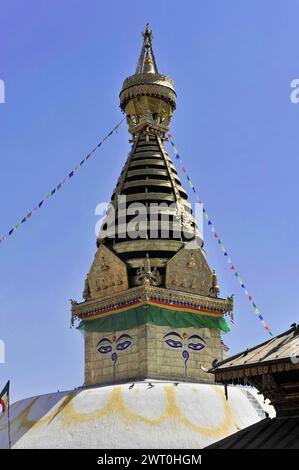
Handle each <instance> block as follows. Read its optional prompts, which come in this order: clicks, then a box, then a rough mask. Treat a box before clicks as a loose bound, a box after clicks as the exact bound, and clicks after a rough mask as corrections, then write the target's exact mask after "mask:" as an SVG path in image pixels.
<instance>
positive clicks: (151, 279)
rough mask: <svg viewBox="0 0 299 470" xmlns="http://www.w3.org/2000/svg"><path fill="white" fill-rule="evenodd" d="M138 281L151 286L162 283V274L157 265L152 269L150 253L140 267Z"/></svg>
mask: <svg viewBox="0 0 299 470" xmlns="http://www.w3.org/2000/svg"><path fill="white" fill-rule="evenodd" d="M136 283H137V284H144V285H150V286H159V285H160V284H161V275H160V273H159V271H158V268H157V267H156V266H155V267H154V269H151V262H150V258H149V255H148V253H147V254H146V259H145V260H144V264H143V265H141V266H140V267H139V269H138V270H137V273H136Z"/></svg>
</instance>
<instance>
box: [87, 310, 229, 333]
mask: <svg viewBox="0 0 299 470" xmlns="http://www.w3.org/2000/svg"><path fill="white" fill-rule="evenodd" d="M145 323H153V324H154V325H158V326H170V327H171V328H188V327H194V328H218V329H219V330H221V331H223V332H224V333H227V332H228V331H230V328H229V326H228V324H227V322H226V320H225V319H224V318H223V317H212V316H209V315H201V314H198V313H194V312H192V311H191V312H188V311H182V312H180V311H176V310H169V309H167V308H163V307H156V306H153V305H140V306H138V307H135V308H131V309H129V310H127V311H125V312H120V313H115V314H112V315H108V316H107V317H103V318H95V319H94V320H82V321H81V322H80V324H79V326H78V329H79V330H81V331H103V332H114V331H121V330H130V329H131V328H136V327H137V326H140V325H144V324H145Z"/></svg>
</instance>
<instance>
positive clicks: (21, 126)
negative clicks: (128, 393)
mask: <svg viewBox="0 0 299 470" xmlns="http://www.w3.org/2000/svg"><path fill="white" fill-rule="evenodd" d="M0 12H1V13H0V79H2V80H4V81H5V85H6V103H5V104H0V161H1V170H0V188H1V193H0V194H1V197H0V214H1V219H0V232H1V234H0V236H2V235H3V234H5V233H6V232H7V231H8V230H9V229H10V228H11V227H12V226H13V225H15V224H16V223H17V222H18V221H19V220H20V219H21V218H22V216H23V215H24V214H26V212H27V211H28V210H29V209H31V208H32V207H33V206H34V205H35V204H36V203H38V202H39V200H40V199H41V197H43V196H44V195H45V194H46V193H47V192H48V191H49V190H50V189H52V187H53V185H55V184H56V183H58V182H59V181H60V179H61V178H62V177H64V175H65V174H66V173H67V172H68V171H69V169H71V168H72V167H73V166H74V165H75V164H76V163H77V162H78V161H80V159H81V157H82V156H84V155H85V154H86V152H87V151H88V150H89V149H90V148H92V147H93V146H94V145H95V144H96V143H97V142H98V140H99V139H100V138H101V137H102V136H104V135H105V134H106V132H107V131H109V130H110V129H111V128H112V127H113V126H114V125H115V124H116V123H117V122H118V121H119V120H120V118H121V113H120V110H119V107H118V104H119V103H118V94H119V91H120V88H121V85H122V81H123V79H124V78H125V77H127V76H128V75H130V74H132V73H133V72H134V70H135V66H136V62H137V58H138V55H139V52H140V47H141V36H140V32H141V31H142V30H143V29H144V26H145V23H146V22H147V21H149V22H150V23H151V26H152V29H153V33H154V50H155V53H156V58H157V62H158V67H159V70H160V72H162V73H165V74H168V75H170V76H171V77H172V78H173V79H174V80H175V83H176V89H177V94H178V103H177V111H176V113H175V115H174V118H173V121H172V133H173V135H174V140H175V142H176V146H177V147H178V149H179V151H180V154H181V156H182V157H183V159H184V162H185V166H187V168H188V171H189V174H190V176H191V178H192V180H193V183H194V185H195V186H196V187H197V188H198V189H199V192H200V194H201V197H202V198H203V200H204V201H205V204H206V207H207V209H208V211H209V214H210V216H211V218H212V220H213V222H214V224H215V226H216V227H217V230H218V231H219V234H220V235H221V239H222V240H223V242H224V244H225V245H226V246H227V249H228V250H229V251H230V253H231V255H232V258H233V260H234V263H235V264H236V266H237V267H238V270H239V272H240V274H241V276H242V278H243V279H244V281H245V283H246V285H247V286H248V290H250V292H251V293H252V295H253V296H254V298H255V300H256V303H257V304H258V306H259V308H260V310H261V312H262V314H263V315H264V317H265V319H266V321H267V322H268V323H269V324H270V326H271V329H272V331H273V332H274V333H275V334H278V333H279V332H281V331H283V330H284V329H287V328H288V327H289V325H290V324H291V323H293V322H295V321H297V319H298V307H297V294H298V291H297V289H298V262H299V245H298V242H297V236H298V231H299V216H298V211H297V201H298V199H299V188H298V183H297V182H298V172H299V163H298V161H299V158H298V157H299V133H298V120H299V104H298V105H294V104H292V103H291V101H290V91H291V89H290V82H291V80H293V79H294V78H299V64H298V43H299V30H298V24H297V18H298V15H299V3H298V2H297V1H292V0H290V1H289V2H287V3H286V2H282V1H273V0H271V1H270V0H264V1H263V2H260V1H258V0H251V1H249V0H248V1H244V2H240V1H237V0H226V1H225V2H223V1H221V0H217V1H216V0H212V1H211V0H209V1H198V0H196V1H195V0H194V1H188V2H173V1H171V2H170V1H162V2H161V1H156V0H152V1H151V2H150V4H149V5H148V6H147V7H145V4H144V6H142V7H141V3H140V2H139V1H135V0H134V1H129V2H120V1H115V2H104V1H99V0H87V1H83V0H80V1H79V0H52V1H51V2H46V1H39V0H27V1H26V2H23V1H21V0H19V1H17V0H0ZM128 150H129V143H128V133H127V130H126V125H123V126H122V128H121V130H120V132H119V134H118V135H116V136H113V137H112V138H111V139H110V140H109V141H107V142H106V144H105V146H103V148H102V149H101V150H100V151H99V152H98V154H97V157H96V158H95V159H94V160H92V161H90V163H89V164H88V165H86V166H85V167H84V168H82V170H81V171H80V173H79V174H78V175H77V176H76V177H74V178H73V179H72V181H71V182H70V183H69V184H68V185H66V186H65V188H64V189H63V191H61V192H60V193H59V194H57V196H55V197H53V198H52V199H51V200H50V201H49V202H48V203H47V204H46V205H45V206H44V208H43V209H42V210H40V211H39V213H38V214H36V215H35V216H34V218H32V220H31V221H30V223H28V224H27V223H26V224H25V225H24V227H22V229H21V230H20V231H19V232H17V233H16V234H15V235H14V236H12V237H11V239H10V240H8V242H7V243H6V244H5V245H3V246H1V247H0V308H1V310H0V338H2V339H3V340H4V341H5V344H6V364H4V365H2V364H0V387H1V383H2V384H3V385H4V384H5V382H6V380H8V379H10V380H11V387H12V398H13V400H16V399H19V398H23V397H26V396H31V395H36V394H39V393H46V392H51V391H55V390H57V389H59V390H62V389H68V388H73V387H76V386H78V385H81V384H82V382H83V340H82V337H81V336H80V334H79V333H78V332H77V331H76V330H74V329H70V327H69V323H70V303H69V299H70V298H74V299H78V300H80V299H81V293H82V290H83V285H84V279H85V276H86V273H87V272H88V270H89V267H90V264H91V262H92V259H93V256H94V253H95V249H96V247H95V234H94V226H95V223H96V221H97V217H96V216H95V213H94V211H95V207H96V205H97V204H98V203H99V202H102V201H106V200H109V199H110V195H111V193H112V190H113V188H114V186H115V183H116V180H117V177H118V174H119V172H120V170H121V168H122V165H123V163H124V161H125V159H126V155H127V153H128ZM182 181H184V179H183V177H182ZM184 186H185V188H186V189H188V188H187V185H186V181H184ZM190 197H191V200H192V194H190ZM205 243H206V250H207V252H208V259H209V262H210V264H211V266H212V267H215V268H216V270H217V273H218V278H219V284H220V287H221V294H222V295H223V296H227V295H229V294H231V293H235V320H236V321H235V326H233V327H232V331H231V333H229V334H228V335H226V337H225V341H226V343H227V344H228V345H229V346H230V347H231V351H232V352H237V351H238V350H240V349H243V348H247V347H250V346H252V345H254V344H256V343H258V342H261V341H263V340H266V339H268V336H267V334H266V333H265V332H264V331H263V328H262V327H261V325H260V322H259V321H258V320H257V318H256V317H255V315H254V314H253V312H252V309H251V308H250V306H249V302H248V300H247V299H246V298H245V296H244V294H243V293H242V292H241V289H240V287H239V286H238V284H237V282H236V280H235V278H234V276H232V274H231V272H230V271H229V269H228V268H227V264H226V263H225V261H224V259H223V256H222V255H221V251H220V250H219V248H218V246H217V245H216V243H215V241H214V240H213V239H212V238H211V236H210V234H209V233H208V232H206V233H205Z"/></svg>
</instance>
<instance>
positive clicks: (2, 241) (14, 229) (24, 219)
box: [0, 119, 124, 245]
mask: <svg viewBox="0 0 299 470" xmlns="http://www.w3.org/2000/svg"><path fill="white" fill-rule="evenodd" d="M123 121H124V119H122V120H121V121H120V122H119V123H118V124H117V125H116V126H115V127H114V128H113V129H112V131H110V132H109V134H107V135H106V136H105V137H104V138H103V139H102V140H101V141H100V142H99V143H98V144H97V145H96V146H95V147H94V148H93V149H92V150H91V151H90V152H89V153H88V154H87V155H86V156H85V157H84V158H83V159H82V160H81V161H80V163H79V164H78V165H76V166H75V167H74V168H73V170H72V171H70V172H69V173H68V174H67V176H66V177H65V178H64V179H63V180H62V181H61V182H60V183H59V184H57V185H56V186H55V187H53V189H52V190H51V191H49V193H48V194H46V195H45V196H44V197H43V198H42V199H41V200H40V202H39V203H38V204H37V205H36V206H35V207H34V208H33V209H31V211H29V212H27V214H26V215H25V216H24V217H23V218H22V219H21V220H20V222H18V223H17V224H16V225H15V226H14V227H13V228H11V229H10V230H9V232H8V233H7V234H6V235H4V236H3V237H2V238H0V245H1V244H3V243H4V242H5V241H6V240H7V239H8V238H9V237H11V235H12V234H13V233H14V232H15V231H16V230H18V229H19V228H20V227H21V225H22V224H24V223H25V222H27V221H28V220H29V219H31V217H32V215H33V213H34V212H36V211H37V210H38V209H40V208H41V207H42V205H43V204H44V202H45V201H47V200H48V199H49V198H50V197H52V196H54V194H55V193H56V192H57V191H59V190H60V189H61V188H62V187H63V186H64V184H65V183H66V182H67V181H68V180H70V179H71V178H72V177H73V176H74V175H75V174H76V172H77V171H78V170H79V169H80V168H81V167H82V165H83V164H84V163H85V162H86V161H87V160H89V158H90V157H91V156H92V155H93V154H94V152H95V151H96V150H97V149H98V148H99V147H101V145H102V144H103V142H105V140H107V139H108V138H109V137H110V136H111V135H112V134H113V133H114V132H117V131H118V128H119V126H120V125H121V124H122V122H123Z"/></svg>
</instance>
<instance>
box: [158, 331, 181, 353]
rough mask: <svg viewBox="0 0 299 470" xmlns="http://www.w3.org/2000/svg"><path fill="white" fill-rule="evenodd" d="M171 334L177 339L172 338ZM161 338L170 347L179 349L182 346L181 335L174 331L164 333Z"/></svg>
mask: <svg viewBox="0 0 299 470" xmlns="http://www.w3.org/2000/svg"><path fill="white" fill-rule="evenodd" d="M173 336H174V337H175V338H178V339H174V338H173ZM166 338H167V339H166ZM163 340H164V342H165V343H166V344H167V346H169V347H170V348H174V349H180V348H182V347H183V343H182V341H181V340H182V337H181V335H179V334H178V333H176V332H175V331H171V332H170V333H167V334H166V335H164V336H163Z"/></svg>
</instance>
